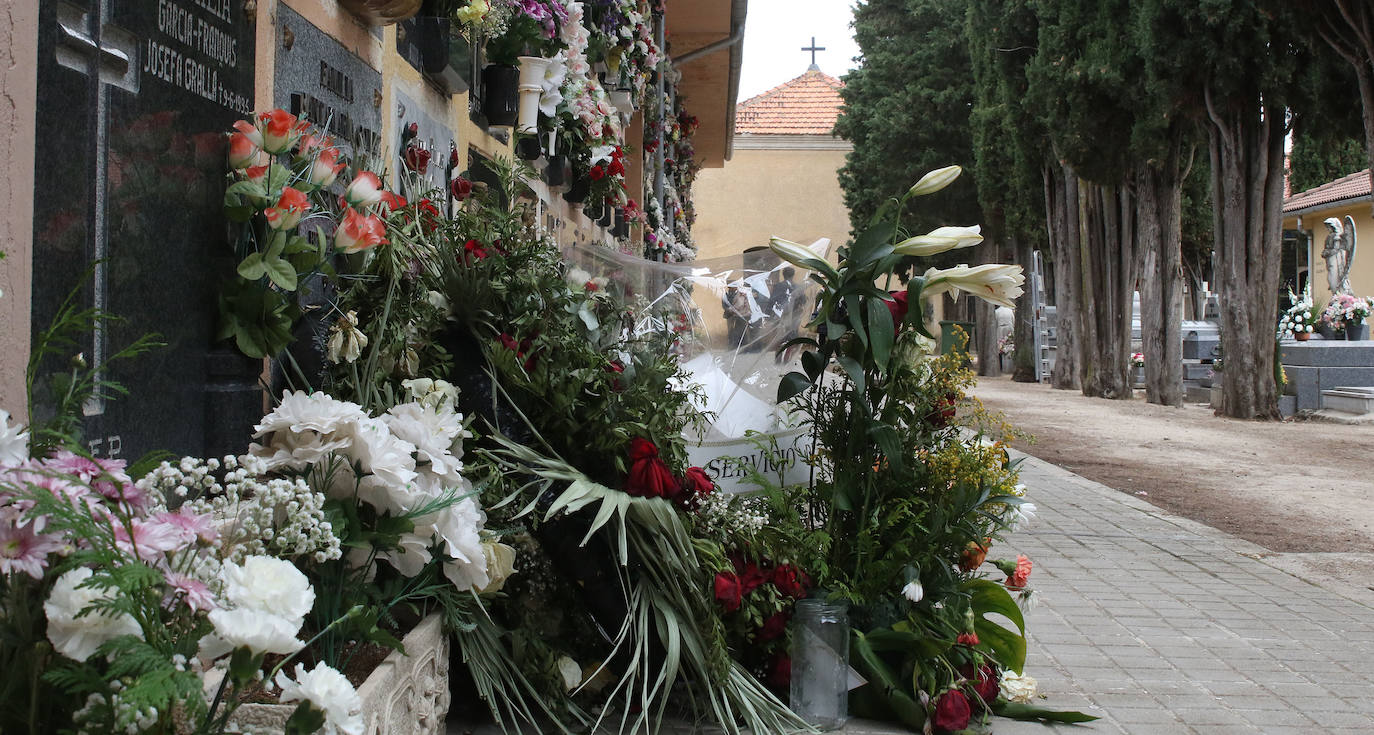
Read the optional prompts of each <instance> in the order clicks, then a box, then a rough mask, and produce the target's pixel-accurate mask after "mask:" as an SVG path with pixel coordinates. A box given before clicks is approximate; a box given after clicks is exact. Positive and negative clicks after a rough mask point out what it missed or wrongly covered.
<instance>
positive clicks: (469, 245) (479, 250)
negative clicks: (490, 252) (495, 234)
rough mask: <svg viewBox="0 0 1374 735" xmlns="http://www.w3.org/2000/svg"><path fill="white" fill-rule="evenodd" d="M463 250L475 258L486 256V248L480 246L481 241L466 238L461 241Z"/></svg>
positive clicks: (479, 258)
mask: <svg viewBox="0 0 1374 735" xmlns="http://www.w3.org/2000/svg"><path fill="white" fill-rule="evenodd" d="M463 252H465V253H467V254H468V255H471V256H472V257H473V258H474V259H475V260H481V259H482V258H485V257H487V249H486V248H484V247H482V243H480V242H477V241H476V240H468V241H467V242H465V243H463Z"/></svg>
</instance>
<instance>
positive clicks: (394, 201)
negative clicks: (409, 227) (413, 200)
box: [379, 191, 408, 214]
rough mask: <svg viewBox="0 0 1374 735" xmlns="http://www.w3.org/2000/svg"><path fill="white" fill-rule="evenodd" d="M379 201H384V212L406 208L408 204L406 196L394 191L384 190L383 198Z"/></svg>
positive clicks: (382, 207)
mask: <svg viewBox="0 0 1374 735" xmlns="http://www.w3.org/2000/svg"><path fill="white" fill-rule="evenodd" d="M379 201H380V202H381V203H382V206H381V209H382V212H383V214H386V213H389V212H395V211H397V210H400V209H404V208H405V206H406V204H408V202H406V198H405V197H403V196H401V195H400V194H397V193H396V192H394V191H384V192H382V194H381V199H380V200H379Z"/></svg>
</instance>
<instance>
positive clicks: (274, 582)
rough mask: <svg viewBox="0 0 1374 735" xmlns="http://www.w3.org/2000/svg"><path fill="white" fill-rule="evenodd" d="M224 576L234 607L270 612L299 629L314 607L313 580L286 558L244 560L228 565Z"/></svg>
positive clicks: (227, 593)
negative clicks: (311, 583) (241, 563)
mask: <svg viewBox="0 0 1374 735" xmlns="http://www.w3.org/2000/svg"><path fill="white" fill-rule="evenodd" d="M221 573H222V575H223V577H224V595H225V597H226V598H228V600H229V601H230V602H232V603H234V605H235V606H237V607H240V608H249V609H251V610H257V611H260V612H266V613H271V614H272V615H276V616H278V617H280V618H282V619H284V620H287V621H289V622H293V623H295V625H296V629H298V630H299V629H300V624H301V621H302V620H304V619H305V615H306V613H308V612H310V608H311V607H312V606H314V604H315V591H314V590H313V589H311V588H310V580H308V579H306V578H305V575H304V574H302V573H301V570H299V569H297V568H296V565H294V564H292V563H291V562H289V561H286V560H285V559H277V558H274V557H270V556H250V557H248V558H247V559H244V560H243V566H239V565H238V564H235V563H234V562H232V561H230V562H225V563H224V568H223V571H222V572H221ZM292 635H295V631H294V630H293V631H292Z"/></svg>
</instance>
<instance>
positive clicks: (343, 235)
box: [334, 207, 387, 253]
mask: <svg viewBox="0 0 1374 735" xmlns="http://www.w3.org/2000/svg"><path fill="white" fill-rule="evenodd" d="M386 241H387V239H386V225H385V224H384V223H383V222H382V221H381V220H380V219H378V218H377V217H374V216H364V215H362V214H359V213H358V211H357V210H355V209H353V208H352V207H350V208H348V209H347V210H346V211H345V212H344V218H343V222H340V223H339V229H338V230H336V231H335V232H334V247H336V248H338V249H340V250H342V251H344V252H346V253H356V252H358V251H361V250H367V249H368V248H372V247H376V246H377V245H380V244H382V243H384V242H386Z"/></svg>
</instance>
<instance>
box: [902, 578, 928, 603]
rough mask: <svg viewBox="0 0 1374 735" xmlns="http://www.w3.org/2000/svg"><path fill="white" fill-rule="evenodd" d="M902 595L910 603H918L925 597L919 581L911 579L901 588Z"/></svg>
mask: <svg viewBox="0 0 1374 735" xmlns="http://www.w3.org/2000/svg"><path fill="white" fill-rule="evenodd" d="M902 595H903V596H904V597H906V599H908V600H911V601H912V602H920V601H921V599H922V598H924V597H925V596H926V591H925V588H923V587H921V580H919V579H913V580H911V581H910V582H907V583H906V586H905V587H903V588H902Z"/></svg>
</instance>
